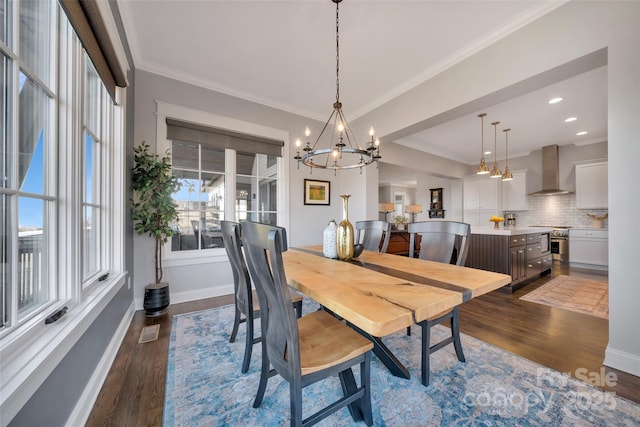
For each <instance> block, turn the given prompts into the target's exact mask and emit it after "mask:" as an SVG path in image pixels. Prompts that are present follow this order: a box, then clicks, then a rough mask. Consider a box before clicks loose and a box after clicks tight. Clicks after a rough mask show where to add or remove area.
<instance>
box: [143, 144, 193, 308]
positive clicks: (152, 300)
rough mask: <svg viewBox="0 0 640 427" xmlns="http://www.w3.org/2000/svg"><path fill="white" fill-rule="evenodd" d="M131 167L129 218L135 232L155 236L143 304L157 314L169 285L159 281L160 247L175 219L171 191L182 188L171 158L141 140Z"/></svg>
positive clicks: (165, 303) (166, 302) (165, 302)
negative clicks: (150, 277) (151, 278)
mask: <svg viewBox="0 0 640 427" xmlns="http://www.w3.org/2000/svg"><path fill="white" fill-rule="evenodd" d="M133 161H134V166H133V169H131V181H132V189H133V199H131V217H132V219H133V222H134V228H135V230H136V232H138V234H148V235H149V236H151V237H153V238H154V239H155V255H154V256H155V276H156V281H155V283H151V284H148V285H147V286H145V292H144V303H143V307H144V309H145V314H146V315H147V316H160V315H162V314H164V313H166V312H167V310H168V307H169V284H168V283H166V282H163V281H162V246H163V245H164V244H165V243H166V242H167V241H168V240H169V238H170V237H171V236H172V235H173V234H174V228H173V227H172V226H173V225H174V223H175V221H176V220H177V219H178V210H177V206H176V204H175V203H174V201H173V198H172V194H173V193H175V192H176V191H178V190H179V189H180V187H181V184H180V182H179V181H178V178H176V177H175V176H174V175H173V174H172V173H171V157H170V155H169V153H168V152H167V153H166V154H165V155H164V156H162V157H161V156H159V155H158V154H154V153H150V152H149V145H148V144H147V143H146V142H144V141H142V143H141V144H140V145H139V146H137V147H135V148H134V149H133Z"/></svg>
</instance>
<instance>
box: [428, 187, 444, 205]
mask: <svg viewBox="0 0 640 427" xmlns="http://www.w3.org/2000/svg"><path fill="white" fill-rule="evenodd" d="M429 191H430V193H431V209H442V188H432V189H430V190H429Z"/></svg>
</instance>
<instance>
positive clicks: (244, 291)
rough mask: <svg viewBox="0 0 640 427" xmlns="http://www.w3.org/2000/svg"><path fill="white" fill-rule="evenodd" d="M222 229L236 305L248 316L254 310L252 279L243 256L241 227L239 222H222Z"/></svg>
mask: <svg viewBox="0 0 640 427" xmlns="http://www.w3.org/2000/svg"><path fill="white" fill-rule="evenodd" d="M220 229H221V231H222V241H223V242H224V247H225V249H226V250H227V256H228V257H229V262H230V263H231V271H232V272H233V279H234V280H233V284H234V288H235V289H234V291H235V294H236V304H237V305H238V308H239V309H240V311H241V312H242V313H244V314H245V315H246V314H247V313H248V312H249V310H253V295H252V293H251V277H250V276H249V270H248V269H247V263H246V262H245V259H244V255H243V254H242V240H241V237H240V236H241V226H240V224H238V223H237V222H232V221H220Z"/></svg>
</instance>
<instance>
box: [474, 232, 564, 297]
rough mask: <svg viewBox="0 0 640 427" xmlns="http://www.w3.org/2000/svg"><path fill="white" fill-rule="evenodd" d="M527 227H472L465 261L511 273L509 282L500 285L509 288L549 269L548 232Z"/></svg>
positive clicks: (522, 283) (538, 275) (549, 270)
mask: <svg viewBox="0 0 640 427" xmlns="http://www.w3.org/2000/svg"><path fill="white" fill-rule="evenodd" d="M527 231H528V230H527V229H526V228H519V229H513V230H508V229H507V230H505V232H503V233H500V234H497V233H493V232H490V231H488V232H475V233H474V230H473V229H472V230H471V238H470V242H469V254H468V255H467V262H466V264H465V265H466V266H467V267H473V268H479V269H481V270H488V271H495V272H497V273H504V274H509V275H511V279H512V281H511V284H510V285H507V286H506V287H505V288H504V289H506V290H508V291H511V292H513V291H514V290H516V289H519V288H521V287H522V286H524V285H526V284H527V283H529V282H531V281H533V280H535V279H537V278H539V277H540V276H542V275H544V274H547V273H550V272H551V266H552V257H551V251H550V250H549V233H548V232H546V231H543V232H540V230H539V229H537V230H536V231H535V232H527ZM507 232H509V233H508V234H507Z"/></svg>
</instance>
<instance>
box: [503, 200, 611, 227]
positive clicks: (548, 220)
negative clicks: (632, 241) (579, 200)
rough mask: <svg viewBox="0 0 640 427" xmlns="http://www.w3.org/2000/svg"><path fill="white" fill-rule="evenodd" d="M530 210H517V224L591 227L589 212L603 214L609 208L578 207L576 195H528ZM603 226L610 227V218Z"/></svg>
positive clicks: (524, 225) (597, 214)
mask: <svg viewBox="0 0 640 427" xmlns="http://www.w3.org/2000/svg"><path fill="white" fill-rule="evenodd" d="M527 197H528V198H529V210H528V211H517V212H515V214H516V224H517V225H519V226H523V227H526V226H531V225H550V226H570V227H585V228H590V227H591V219H590V218H589V217H588V216H587V214H592V215H596V216H602V215H604V214H606V213H607V212H608V210H607V209H578V208H576V195H575V194H565V195H558V196H538V197H536V196H527ZM602 227H603V228H609V220H608V219H605V220H604V222H603V225H602Z"/></svg>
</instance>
